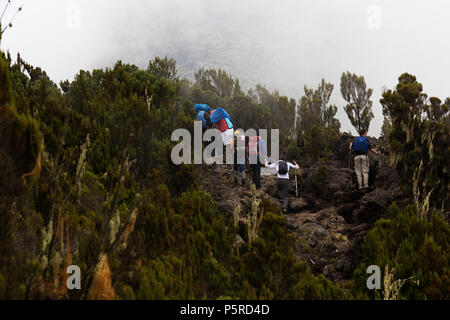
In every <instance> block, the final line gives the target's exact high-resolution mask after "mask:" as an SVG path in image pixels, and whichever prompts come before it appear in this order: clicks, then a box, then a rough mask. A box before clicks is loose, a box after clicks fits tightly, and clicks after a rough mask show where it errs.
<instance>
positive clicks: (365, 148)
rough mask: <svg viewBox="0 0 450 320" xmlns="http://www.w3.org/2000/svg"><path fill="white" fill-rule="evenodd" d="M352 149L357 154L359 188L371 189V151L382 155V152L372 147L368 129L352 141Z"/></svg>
mask: <svg viewBox="0 0 450 320" xmlns="http://www.w3.org/2000/svg"><path fill="white" fill-rule="evenodd" d="M350 150H353V152H354V153H355V154H356V156H355V173H356V179H357V180H358V189H359V190H361V191H364V190H368V189H369V168H370V166H369V155H368V153H369V151H372V152H373V153H375V154H378V155H380V154H381V153H380V152H378V151H377V150H375V149H373V148H372V145H371V144H370V142H369V140H367V130H364V131H363V132H361V133H360V136H359V137H358V138H356V139H355V140H353V141H351V142H350Z"/></svg>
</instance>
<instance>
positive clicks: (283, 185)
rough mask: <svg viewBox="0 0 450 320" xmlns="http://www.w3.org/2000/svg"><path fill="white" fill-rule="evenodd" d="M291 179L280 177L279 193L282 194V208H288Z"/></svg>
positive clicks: (278, 183)
mask: <svg viewBox="0 0 450 320" xmlns="http://www.w3.org/2000/svg"><path fill="white" fill-rule="evenodd" d="M289 181H290V180H289V179H278V182H277V185H278V194H279V196H280V202H281V209H282V210H283V211H284V210H287V207H288V200H289V186H290V184H289Z"/></svg>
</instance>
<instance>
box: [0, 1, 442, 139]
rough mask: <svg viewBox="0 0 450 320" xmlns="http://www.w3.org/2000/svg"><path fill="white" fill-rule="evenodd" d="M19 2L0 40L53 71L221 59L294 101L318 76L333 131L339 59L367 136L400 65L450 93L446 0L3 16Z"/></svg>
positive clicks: (188, 71) (229, 4)
mask: <svg viewBox="0 0 450 320" xmlns="http://www.w3.org/2000/svg"><path fill="white" fill-rule="evenodd" d="M6 1H7V0H0V6H1V7H2V9H3V6H4V4H5V3H6ZM21 4H24V7H23V11H22V12H21V13H20V14H19V15H18V16H17V18H16V20H15V23H14V26H13V28H12V29H10V30H8V31H7V32H6V33H5V35H4V39H3V40H2V43H1V49H2V50H6V49H8V50H10V52H11V53H12V54H14V55H15V54H16V53H17V52H20V53H21V55H22V57H23V58H24V59H25V60H26V61H28V62H29V63H31V64H32V65H35V66H40V67H41V68H43V69H44V70H46V71H47V73H48V74H49V75H50V77H51V78H52V79H53V80H54V81H55V82H59V81H60V80H63V79H73V77H74V75H75V74H76V73H77V72H78V71H79V70H80V69H85V70H91V69H93V68H104V67H107V66H112V65H113V64H114V63H115V61H116V60H118V59H122V60H123V61H124V62H129V63H135V64H137V65H139V66H141V67H145V66H147V63H148V61H149V60H150V59H151V58H153V57H154V56H156V55H160V56H164V55H168V56H171V57H174V58H175V59H176V60H177V62H178V67H179V70H180V73H181V75H183V76H186V77H192V75H193V72H194V71H196V70H198V68H199V67H200V66H207V67H214V68H222V69H225V70H226V71H227V72H229V73H231V74H232V75H233V76H235V77H238V78H240V79H241V80H242V83H243V85H244V87H245V88H247V89H248V88H250V87H252V86H254V85H255V84H256V83H261V84H264V85H266V86H267V87H268V88H269V89H271V90H274V89H278V90H279V91H280V93H281V94H285V95H288V96H290V97H293V98H295V99H296V100H298V99H299V98H300V97H301V95H302V94H303V87H304V85H308V86H309V87H311V86H312V87H316V86H317V84H318V83H319V82H320V79H321V78H325V79H326V80H327V81H329V82H332V83H333V84H334V85H335V90H334V92H333V96H332V102H333V103H335V104H337V106H338V108H339V113H338V117H339V119H340V120H341V124H342V130H343V131H349V130H351V131H352V132H353V133H355V131H354V129H353V128H352V127H351V125H350V123H349V121H348V119H347V117H346V115H345V112H344V111H343V106H344V105H345V101H344V100H343V99H342V98H341V95H340V90H339V79H340V76H341V74H342V72H344V71H347V70H349V71H351V72H353V73H357V74H360V75H363V76H364V77H365V79H366V82H367V84H368V86H369V87H371V88H373V89H374V94H373V99H372V100H373V101H374V113H375V119H374V120H373V121H372V124H371V128H370V132H369V133H370V134H371V135H378V134H379V132H380V128H381V125H382V122H383V117H382V113H381V106H380V104H379V102H378V101H379V99H380V97H381V93H382V89H383V86H385V87H387V88H392V87H394V86H395V85H396V83H397V78H398V76H399V75H400V74H401V73H403V72H409V73H412V74H414V75H416V76H417V77H418V80H419V81H420V82H421V83H422V84H423V85H424V90H425V92H426V93H427V94H429V95H431V96H438V97H440V98H442V99H443V98H445V97H447V96H450V80H449V79H450V78H449V74H450V57H449V52H450V40H449V39H450V19H449V16H450V1H448V0H428V1H426V0H420V1H419V0H385V1H382V0H372V1H367V0H308V1H304V0H279V1H273V0H270V1H266V0H148V1H145V0H126V1H125V0H124V1H116V0H12V8H11V10H9V11H8V12H7V15H6V16H5V17H4V19H3V20H4V21H3V23H5V22H8V21H9V20H8V19H9V18H10V16H11V15H12V14H13V13H14V9H16V8H17V7H18V6H19V5H21Z"/></svg>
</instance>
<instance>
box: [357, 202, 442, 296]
mask: <svg viewBox="0 0 450 320" xmlns="http://www.w3.org/2000/svg"><path fill="white" fill-rule="evenodd" d="M389 214H390V217H389V219H380V220H379V221H377V223H376V225H375V228H374V229H373V230H371V231H370V232H369V234H368V235H367V237H366V239H365V240H364V242H363V245H362V251H363V254H364V258H363V261H362V263H361V265H360V266H359V267H358V268H357V269H356V270H355V279H356V284H357V287H358V289H359V290H361V291H363V292H367V291H368V290H367V287H366V280H367V274H366V269H367V267H368V266H369V265H378V266H380V268H381V269H382V270H384V267H385V266H386V265H389V266H390V268H392V267H393V268H394V269H395V278H396V279H407V278H410V277H412V279H411V280H413V281H407V282H406V283H405V284H404V286H403V288H402V290H401V296H402V297H403V298H405V299H444V300H447V299H449V296H450V292H449V288H450V268H449V267H450V264H449V263H450V259H449V256H448V250H449V239H450V226H449V224H448V222H447V221H446V220H445V219H444V217H443V215H442V214H433V215H432V217H431V219H430V221H427V220H424V219H419V218H417V217H416V211H415V208H414V206H412V205H410V206H408V207H406V208H405V209H402V210H400V209H399V208H398V207H397V206H396V205H395V203H394V204H393V205H391V206H390V208H389ZM416 281H418V283H419V284H418V285H417V284H416ZM370 294H374V293H370Z"/></svg>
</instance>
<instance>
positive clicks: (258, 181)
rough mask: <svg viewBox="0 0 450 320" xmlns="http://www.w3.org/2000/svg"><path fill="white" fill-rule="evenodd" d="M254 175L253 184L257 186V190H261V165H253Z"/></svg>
mask: <svg viewBox="0 0 450 320" xmlns="http://www.w3.org/2000/svg"><path fill="white" fill-rule="evenodd" d="M250 167H251V168H252V173H253V183H254V184H255V186H256V189H261V166H260V165H259V164H251V165H250Z"/></svg>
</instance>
